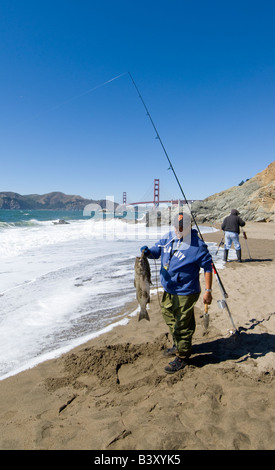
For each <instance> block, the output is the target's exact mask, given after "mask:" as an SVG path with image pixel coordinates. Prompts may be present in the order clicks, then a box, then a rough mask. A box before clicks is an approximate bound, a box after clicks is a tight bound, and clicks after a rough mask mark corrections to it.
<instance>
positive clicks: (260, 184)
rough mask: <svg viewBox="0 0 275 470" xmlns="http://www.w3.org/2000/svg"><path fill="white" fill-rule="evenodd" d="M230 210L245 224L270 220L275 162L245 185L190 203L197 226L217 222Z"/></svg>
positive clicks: (274, 208)
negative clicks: (235, 210)
mask: <svg viewBox="0 0 275 470" xmlns="http://www.w3.org/2000/svg"><path fill="white" fill-rule="evenodd" d="M231 209H238V211H239V212H240V214H241V217H242V218H243V219H244V220H246V221H254V222H271V221H274V211H275V161H274V162H272V163H271V164H270V165H269V166H268V167H267V168H266V169H265V170H263V171H262V172H261V173H257V175H255V176H254V177H253V178H250V179H249V180H247V181H246V182H245V183H243V182H242V184H241V185H239V186H233V187H232V188H230V189H227V190H225V191H222V192H220V193H217V194H213V195H212V196H210V197H207V198H206V199H204V200H203V201H196V202H194V203H193V204H192V211H193V212H194V215H195V217H196V219H197V221H198V222H199V223H203V222H214V221H217V222H220V221H221V220H222V219H223V218H224V217H226V216H227V215H228V214H229V213H230V211H231Z"/></svg>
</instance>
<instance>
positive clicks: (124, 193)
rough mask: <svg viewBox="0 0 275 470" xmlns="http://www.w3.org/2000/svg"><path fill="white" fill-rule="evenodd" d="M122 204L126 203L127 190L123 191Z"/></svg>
mask: <svg viewBox="0 0 275 470" xmlns="http://www.w3.org/2000/svg"><path fill="white" fill-rule="evenodd" d="M122 204H125V205H126V192H125V191H124V192H123V203H122Z"/></svg>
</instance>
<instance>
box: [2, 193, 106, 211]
mask: <svg viewBox="0 0 275 470" xmlns="http://www.w3.org/2000/svg"><path fill="white" fill-rule="evenodd" d="M88 204H98V205H99V206H100V207H102V208H105V207H106V200H105V199H101V200H93V199H85V198H83V197H81V196H75V195H68V194H64V193H62V192H51V193H47V194H42V195H39V194H28V195H25V196H23V195H21V194H18V193H14V192H0V209H15V210H16V209H17V210H21V209H22V210H26V209H29V210H41V209H45V210H68V211H74V210H83V209H84V207H85V206H86V205H88Z"/></svg>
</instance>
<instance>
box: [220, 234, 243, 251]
mask: <svg viewBox="0 0 275 470" xmlns="http://www.w3.org/2000/svg"><path fill="white" fill-rule="evenodd" d="M224 236H225V245H224V248H225V249H226V250H229V249H230V248H231V245H232V243H234V248H235V250H236V251H238V250H240V249H241V245H240V242H239V234H238V233H236V232H225V233H224Z"/></svg>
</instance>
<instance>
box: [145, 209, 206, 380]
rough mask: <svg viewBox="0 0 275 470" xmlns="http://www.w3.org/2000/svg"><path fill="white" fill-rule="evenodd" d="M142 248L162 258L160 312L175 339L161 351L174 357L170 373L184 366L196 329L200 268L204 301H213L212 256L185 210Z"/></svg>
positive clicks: (154, 256) (154, 257)
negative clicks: (169, 228)
mask: <svg viewBox="0 0 275 470" xmlns="http://www.w3.org/2000/svg"><path fill="white" fill-rule="evenodd" d="M141 251H143V252H144V254H145V256H147V257H148V258H151V259H158V258H159V257H161V269H160V280H161V284H162V286H163V288H164V293H163V296H162V301H161V311H162V315H163V318H164V320H165V322H166V324H167V326H168V328H169V331H170V333H171V336H172V338H173V342H174V345H173V347H172V348H169V349H167V350H166V351H165V352H164V354H165V356H176V358H175V360H174V361H172V362H170V363H169V365H168V366H166V367H165V369H164V370H165V372H167V373H170V374H173V373H174V372H177V371H178V370H180V369H183V368H184V367H185V365H186V360H187V359H188V358H189V357H190V355H191V346H192V337H193V334H194V332H195V328H196V323H195V315H194V306H195V304H196V302H197V300H198V298H199V296H200V292H201V288H200V280H199V272H200V268H203V269H204V275H205V293H204V295H203V302H204V303H205V304H208V305H209V304H211V302H212V294H211V292H212V289H211V287H212V258H211V255H210V253H209V251H208V249H207V246H206V244H205V243H204V242H203V241H202V240H201V239H200V238H199V236H198V233H197V231H196V230H194V229H191V218H190V216H189V214H187V213H184V212H183V213H179V214H176V216H175V218H174V230H172V231H170V232H169V233H168V234H167V235H165V236H164V237H163V238H162V239H161V240H160V241H159V242H157V243H156V244H155V245H154V246H153V247H152V248H150V249H149V248H148V247H147V246H143V247H142V248H141Z"/></svg>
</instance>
